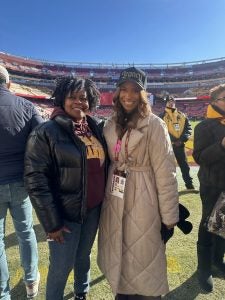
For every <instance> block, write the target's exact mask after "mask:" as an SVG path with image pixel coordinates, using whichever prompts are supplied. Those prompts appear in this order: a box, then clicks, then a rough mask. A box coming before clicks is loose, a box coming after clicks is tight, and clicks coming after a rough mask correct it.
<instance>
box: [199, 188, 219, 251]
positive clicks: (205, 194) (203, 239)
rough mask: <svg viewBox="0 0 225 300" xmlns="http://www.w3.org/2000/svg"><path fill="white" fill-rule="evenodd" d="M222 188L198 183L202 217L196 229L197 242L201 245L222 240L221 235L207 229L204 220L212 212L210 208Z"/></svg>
mask: <svg viewBox="0 0 225 300" xmlns="http://www.w3.org/2000/svg"><path fill="white" fill-rule="evenodd" d="M221 192H222V190H220V189H217V188H215V187H211V186H206V185H203V184H200V197H201V201H202V219H201V222H200V225H199V231H198V244H199V245H201V246H214V243H217V240H218V242H219V241H220V240H222V238H221V237H219V236H217V235H215V234H212V233H210V232H208V231H207V229H206V226H205V222H206V220H207V218H208V217H209V215H210V214H211V212H212V209H213V207H214V205H215V203H216V200H217V199H218V197H219V195H220V193H221Z"/></svg>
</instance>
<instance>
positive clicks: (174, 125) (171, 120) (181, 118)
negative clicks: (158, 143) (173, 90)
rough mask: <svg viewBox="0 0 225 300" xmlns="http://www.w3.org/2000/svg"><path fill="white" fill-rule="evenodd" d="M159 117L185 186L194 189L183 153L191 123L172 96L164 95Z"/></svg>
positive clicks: (189, 134)
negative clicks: (179, 109)
mask: <svg viewBox="0 0 225 300" xmlns="http://www.w3.org/2000/svg"><path fill="white" fill-rule="evenodd" d="M160 117H161V118H162V119H163V120H164V121H165V123H166V125H167V128H168V131H169V135H170V139H171V142H172V146H173V151H174V154H175V157H176V160H177V163H178V165H179V167H180V170H181V174H182V178H183V180H184V183H185V186H186V188H187V189H188V190H194V189H195V187H194V185H193V183H192V177H191V176H190V167H189V165H188V162H187V156H186V153H185V143H186V142H187V141H188V139H189V138H190V136H191V132H192V129H191V124H190V122H189V120H188V118H187V116H186V115H185V114H184V113H182V112H181V111H178V110H177V108H176V101H175V99H174V97H172V96H167V97H166V107H165V110H164V112H163V113H162V114H161V115H160Z"/></svg>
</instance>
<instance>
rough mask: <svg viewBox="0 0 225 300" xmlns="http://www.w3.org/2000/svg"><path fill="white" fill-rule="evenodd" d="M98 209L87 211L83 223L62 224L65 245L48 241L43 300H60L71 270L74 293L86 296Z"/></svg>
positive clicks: (97, 221) (98, 207) (98, 214)
mask: <svg viewBox="0 0 225 300" xmlns="http://www.w3.org/2000/svg"><path fill="white" fill-rule="evenodd" d="M100 210H101V206H100V205H99V206H97V207H96V208H93V209H92V210H91V211H90V212H88V215H87V219H86V221H85V223H84V224H78V223H74V222H65V225H66V226H67V227H68V228H69V230H70V231H71V232H70V233H67V232H65V234H64V238H65V242H64V243H63V244H59V243H57V242H54V241H53V242H49V252H50V257H49V260H50V265H49V271H48V278H47V287H46V300H62V299H63V294H64V289H65V285H66V282H67V279H68V276H69V274H70V272H71V270H72V269H74V277H75V278H74V279H75V286H74V290H75V293H76V294H82V293H87V292H88V290H89V282H90V254H91V248H92V246H93V243H94V240H95V236H96V232H97V229H98V223H99V216H100Z"/></svg>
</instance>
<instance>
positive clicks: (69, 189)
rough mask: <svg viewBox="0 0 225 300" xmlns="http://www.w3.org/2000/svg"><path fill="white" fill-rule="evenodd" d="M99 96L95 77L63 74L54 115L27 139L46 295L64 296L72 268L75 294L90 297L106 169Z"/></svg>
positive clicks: (27, 174) (52, 297)
mask: <svg viewBox="0 0 225 300" xmlns="http://www.w3.org/2000/svg"><path fill="white" fill-rule="evenodd" d="M99 96H100V93H99V91H98V90H97V88H96V86H95V84H94V83H93V81H91V80H88V79H78V78H75V77H73V76H72V77H63V78H60V79H59V80H58V82H57V85H56V89H55V91H54V93H53V96H52V97H53V101H54V105H55V109H54V111H53V113H52V116H51V120H50V121H47V122H45V123H44V124H43V125H41V126H39V127H37V128H36V129H35V130H34V131H33V133H32V134H31V136H30V138H29V140H28V143H27V150H26V156H25V182H26V187H27V190H28V193H29V195H30V198H31V201H32V204H33V206H34V208H35V211H36V213H37V216H38V218H39V220H40V223H41V224H42V225H43V227H44V230H45V232H46V234H47V237H48V239H49V252H50V258H49V259H50V265H49V271H48V277H47V287H46V300H62V299H63V294H64V288H65V285H66V282H67V279H68V276H69V274H70V271H71V270H72V269H74V275H75V285H74V290H75V299H80V300H84V299H86V294H87V292H88V290H89V282H90V253H91V248H92V246H93V243H94V240H95V236H96V232H97V228H98V223H99V214H100V209H101V203H102V201H103V198H104V189H105V181H106V171H107V164H106V159H105V158H106V156H105V148H106V147H105V142H104V139H103V135H102V132H101V128H102V127H101V124H100V122H99V120H95V119H94V118H92V117H90V116H89V115H88V113H89V111H90V110H92V109H93V108H95V107H96V105H97V103H98V101H99Z"/></svg>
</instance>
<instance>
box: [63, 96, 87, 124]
mask: <svg viewBox="0 0 225 300" xmlns="http://www.w3.org/2000/svg"><path fill="white" fill-rule="evenodd" d="M88 109H89V104H88V99H87V93H86V92H85V91H84V90H80V91H78V92H73V93H71V94H69V95H67V97H66V99H65V104H64V110H65V112H66V113H67V114H68V115H69V116H70V117H71V118H73V119H75V120H78V121H79V120H81V119H82V118H83V117H84V116H85V114H86V112H87V111H88Z"/></svg>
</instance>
